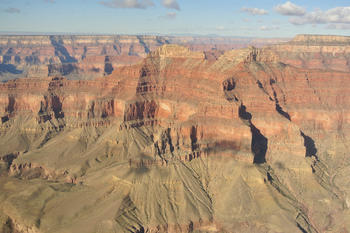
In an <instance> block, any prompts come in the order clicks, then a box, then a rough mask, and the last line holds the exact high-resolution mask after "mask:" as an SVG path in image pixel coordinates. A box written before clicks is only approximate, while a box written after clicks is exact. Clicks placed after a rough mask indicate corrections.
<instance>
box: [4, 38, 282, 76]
mask: <svg viewBox="0 0 350 233" xmlns="http://www.w3.org/2000/svg"><path fill="white" fill-rule="evenodd" d="M280 41H285V39H249V38H247V39H244V38H242V39H241V38H216V37H171V36H127V35H125V36H121V35H119V36H102V35H101V36H83V35H81V36H68V35H67V36H58V35H57V36H0V81H2V80H9V79H14V78H22V77H47V76H52V77H54V76H55V75H64V76H65V77H67V78H68V79H93V78H96V77H102V76H106V75H109V74H111V73H112V72H113V70H114V69H116V68H117V67H120V66H125V65H130V64H135V63H137V62H139V61H141V60H142V59H143V58H145V57H146V56H147V54H148V53H149V52H150V51H153V50H155V49H156V48H157V47H159V46H161V45H164V44H182V45H185V46H187V47H189V48H191V49H192V50H195V51H209V50H212V49H215V50H230V49H233V48H241V47H245V46H247V45H254V46H262V45H266V44H271V43H274V42H280Z"/></svg>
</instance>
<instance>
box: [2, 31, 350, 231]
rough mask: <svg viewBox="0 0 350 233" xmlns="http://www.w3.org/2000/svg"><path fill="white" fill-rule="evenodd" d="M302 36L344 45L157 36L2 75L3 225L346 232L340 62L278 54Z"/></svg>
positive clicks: (344, 86)
mask: <svg viewBox="0 0 350 233" xmlns="http://www.w3.org/2000/svg"><path fill="white" fill-rule="evenodd" d="M327 38H328V37H327ZM308 40H310V41H312V42H310V43H313V44H314V46H318V47H322V46H325V45H324V44H325V43H326V44H327V43H332V44H333V45H332V46H334V47H342V46H343V47H344V44H343V43H348V42H347V40H346V38H343V39H341V40H339V44H340V45H339V44H338V45H337V43H338V42H335V41H338V39H337V38H335V39H334V40H333V39H327V40H324V39H323V37H320V38H319V37H311V38H308V37H306V36H303V37H297V38H296V39H294V40H293V41H294V42H293V41H292V42H289V43H287V44H283V45H276V46H269V47H265V48H262V49H257V48H254V47H250V48H246V49H238V50H233V51H226V52H224V53H216V52H213V53H208V52H201V51H197V52H193V51H191V50H190V49H188V48H185V47H181V46H178V45H164V46H162V47H160V48H158V49H156V50H155V51H153V52H150V53H149V54H148V55H147V57H146V58H145V59H144V60H142V62H139V63H138V64H135V65H131V66H125V67H119V68H116V69H114V70H113V72H112V73H111V74H110V75H108V76H106V77H100V78H97V79H94V80H68V79H67V78H66V77H62V76H61V75H57V76H54V77H41V78H40V77H36V78H34V77H33V78H25V79H18V80H12V81H8V82H6V83H2V84H1V85H0V116H1V124H0V136H1V139H0V158H1V159H0V169H1V170H0V172H1V176H0V190H2V192H1V193H0V201H1V203H4V204H3V205H1V206H0V221H1V222H0V223H2V225H3V229H14V231H22V232H347V231H349V229H350V225H349V222H348V218H349V216H350V212H349V205H350V184H349V182H348V179H347V177H348V175H349V174H350V158H349V154H348V149H347V148H349V146H350V145H349V143H350V140H349V137H350V98H349V96H348V95H349V94H348V93H350V92H349V91H350V72H344V70H343V71H337V70H335V69H333V70H329V69H328V67H326V66H320V67H318V68H317V69H316V68H315V67H313V66H312V67H310V66H297V65H296V63H295V60H291V59H290V57H285V54H287V55H288V53H287V52H282V48H287V47H288V46H299V45H293V44H299V43H301V44H303V45H302V46H304V44H308V43H309V42H308ZM295 41H297V42H295ZM283 46H284V47H283ZM327 46H328V45H327ZM346 46H347V45H346ZM310 53H311V52H310ZM288 56H297V57H300V56H302V55H301V54H300V53H298V50H296V51H295V52H293V53H292V55H288ZM287 61H290V62H289V63H287Z"/></svg>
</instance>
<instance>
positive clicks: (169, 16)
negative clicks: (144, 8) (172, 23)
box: [159, 12, 177, 20]
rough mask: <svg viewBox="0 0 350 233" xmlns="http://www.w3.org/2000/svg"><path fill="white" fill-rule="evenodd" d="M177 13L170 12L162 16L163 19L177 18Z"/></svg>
mask: <svg viewBox="0 0 350 233" xmlns="http://www.w3.org/2000/svg"><path fill="white" fill-rule="evenodd" d="M176 16H177V13H176V12H168V13H167V14H166V15H165V16H160V17H159V18H161V19H169V20H171V19H176Z"/></svg>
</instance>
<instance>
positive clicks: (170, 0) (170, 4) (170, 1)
mask: <svg viewBox="0 0 350 233" xmlns="http://www.w3.org/2000/svg"><path fill="white" fill-rule="evenodd" d="M162 5H163V6H164V7H166V8H169V9H175V10H178V11H179V10H180V6H179V3H178V2H177V0H162Z"/></svg>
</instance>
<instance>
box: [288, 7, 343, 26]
mask: <svg viewBox="0 0 350 233" xmlns="http://www.w3.org/2000/svg"><path fill="white" fill-rule="evenodd" d="M289 22H291V23H292V24H296V25H302V24H327V23H338V24H339V23H340V24H350V7H336V8H332V9H329V10H327V11H321V10H316V11H313V12H310V13H307V14H305V15H304V16H302V17H292V18H290V19H289Z"/></svg>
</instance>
